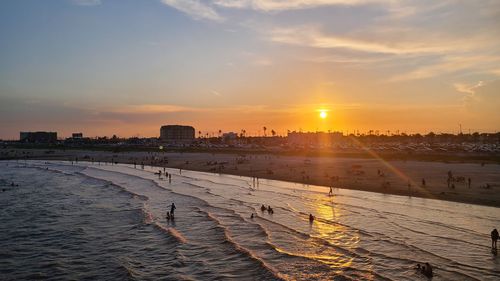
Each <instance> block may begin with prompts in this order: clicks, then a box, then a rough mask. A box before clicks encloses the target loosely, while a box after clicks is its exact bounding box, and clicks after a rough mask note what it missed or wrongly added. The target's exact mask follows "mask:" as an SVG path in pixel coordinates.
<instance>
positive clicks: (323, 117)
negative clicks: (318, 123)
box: [319, 110, 328, 119]
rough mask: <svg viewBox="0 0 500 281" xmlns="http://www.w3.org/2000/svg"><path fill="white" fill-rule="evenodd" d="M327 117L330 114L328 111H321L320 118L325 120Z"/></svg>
mask: <svg viewBox="0 0 500 281" xmlns="http://www.w3.org/2000/svg"><path fill="white" fill-rule="evenodd" d="M327 116H328V113H327V112H326V110H320V111H319V118H321V119H325V118H326V117H327Z"/></svg>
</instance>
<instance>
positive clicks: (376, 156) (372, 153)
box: [350, 137, 436, 198]
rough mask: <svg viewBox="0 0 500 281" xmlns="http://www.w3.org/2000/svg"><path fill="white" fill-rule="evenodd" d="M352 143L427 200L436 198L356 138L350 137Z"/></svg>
mask: <svg viewBox="0 0 500 281" xmlns="http://www.w3.org/2000/svg"><path fill="white" fill-rule="evenodd" d="M350 139H352V140H353V141H354V142H356V143H357V144H358V145H360V146H361V147H362V148H363V150H365V151H366V152H368V154H370V155H371V156H372V157H373V158H374V159H376V160H378V161H380V163H382V164H383V165H384V166H385V167H387V168H388V169H389V170H391V171H392V172H393V173H394V174H395V175H396V176H397V177H399V178H400V179H402V180H405V181H408V183H409V184H411V186H412V187H415V188H417V189H418V190H419V191H421V192H423V193H425V194H427V195H428V196H429V198H436V196H434V195H432V193H431V192H430V191H428V190H427V189H425V188H423V187H420V186H419V185H418V184H417V183H416V182H415V181H414V180H413V179H412V178H410V177H409V176H407V175H406V174H404V173H403V172H402V171H400V170H399V169H397V168H396V167H394V166H393V165H391V164H390V163H389V162H387V161H386V160H385V159H384V158H382V157H381V156H380V155H378V154H377V153H376V152H375V151H373V150H371V149H370V148H368V147H366V145H364V144H363V143H361V142H360V141H358V140H357V139H356V138H352V137H350Z"/></svg>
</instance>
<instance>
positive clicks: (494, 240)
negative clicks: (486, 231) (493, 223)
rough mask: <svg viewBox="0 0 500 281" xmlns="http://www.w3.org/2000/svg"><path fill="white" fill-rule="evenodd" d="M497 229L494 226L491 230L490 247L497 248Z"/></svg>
mask: <svg viewBox="0 0 500 281" xmlns="http://www.w3.org/2000/svg"><path fill="white" fill-rule="evenodd" d="M498 236H499V235H498V230H497V229H496V228H495V229H493V230H492V231H491V249H492V250H496V249H497V240H498Z"/></svg>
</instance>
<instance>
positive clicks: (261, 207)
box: [260, 204, 266, 212]
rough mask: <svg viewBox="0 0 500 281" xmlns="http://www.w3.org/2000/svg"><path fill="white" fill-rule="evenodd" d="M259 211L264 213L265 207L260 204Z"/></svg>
mask: <svg viewBox="0 0 500 281" xmlns="http://www.w3.org/2000/svg"><path fill="white" fill-rule="evenodd" d="M260 210H261V211H262V212H264V211H265V210H266V206H264V204H262V206H260Z"/></svg>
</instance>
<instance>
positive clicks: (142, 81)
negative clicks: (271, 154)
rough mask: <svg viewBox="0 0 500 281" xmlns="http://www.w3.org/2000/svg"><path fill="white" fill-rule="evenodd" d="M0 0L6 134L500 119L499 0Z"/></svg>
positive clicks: (416, 125) (433, 127) (425, 126)
mask: <svg viewBox="0 0 500 281" xmlns="http://www.w3.org/2000/svg"><path fill="white" fill-rule="evenodd" d="M0 5H1V6H2V7H1V8H0V138H3V139H15V138H18V136H19V131H23V130H28V131H33V130H50V131H57V132H58V133H59V136H63V137H64V136H68V135H70V134H71V133H72V132H83V133H84V135H86V136H96V135H107V136H111V135H113V134H116V135H119V136H124V137H128V136H141V137H147V136H158V135H159V128H160V126H161V125H164V124H185V125H192V126H194V127H195V128H196V130H201V131H203V132H217V131H218V130H219V129H220V130H222V131H225V132H226V131H235V132H239V131H240V130H241V129H246V131H247V132H249V133H250V134H259V133H260V134H262V127H263V126H266V127H267V128H268V130H271V129H274V130H276V131H277V132H278V133H279V134H285V133H286V131H287V130H303V131H308V130H309V131H314V130H325V131H326V130H333V131H344V132H346V131H347V130H349V131H350V132H351V131H352V130H354V129H357V130H359V131H368V130H380V131H383V132H386V131H387V130H390V131H391V132H395V131H396V130H400V131H406V132H408V133H413V132H420V133H427V132H429V131H434V132H454V133H456V132H457V131H458V130H459V124H462V128H463V130H464V132H468V130H469V129H470V130H471V131H480V132H496V131H498V130H500V1H498V0H484V1H483V0H476V1H473V0H463V1H460V0H443V1H435V0H404V1H396V0H290V1H280V0H213V1H208V0H207V1H196V0H183V1H181V0H179V1H176V0H44V1H40V0H31V1H29V0H3V1H1V3H0ZM320 110H323V111H324V112H325V111H326V112H327V116H326V118H320Z"/></svg>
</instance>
